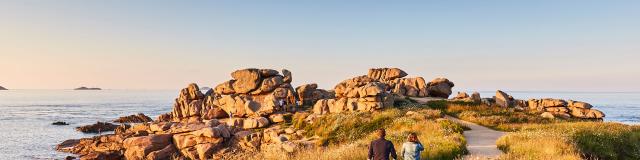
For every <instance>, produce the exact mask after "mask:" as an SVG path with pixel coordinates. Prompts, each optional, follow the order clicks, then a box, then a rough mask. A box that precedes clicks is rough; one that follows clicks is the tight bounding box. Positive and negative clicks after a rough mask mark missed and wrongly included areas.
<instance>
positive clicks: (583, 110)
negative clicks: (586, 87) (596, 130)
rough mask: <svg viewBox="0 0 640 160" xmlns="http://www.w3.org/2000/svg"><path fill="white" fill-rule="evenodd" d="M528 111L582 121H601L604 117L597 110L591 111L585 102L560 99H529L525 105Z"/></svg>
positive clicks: (589, 105)
mask: <svg viewBox="0 0 640 160" xmlns="http://www.w3.org/2000/svg"><path fill="white" fill-rule="evenodd" d="M527 105H528V107H529V109H530V110H534V111H539V112H549V113H550V114H552V115H554V116H560V117H574V118H583V119H601V118H604V117H605V115H604V113H602V112H601V111H599V110H596V109H591V108H592V106H591V104H589V103H586V102H580V101H572V100H568V101H565V100H562V99H552V98H545V99H530V100H529V101H528V103H527ZM547 115H548V114H547Z"/></svg>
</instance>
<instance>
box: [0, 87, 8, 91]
mask: <svg viewBox="0 0 640 160" xmlns="http://www.w3.org/2000/svg"><path fill="white" fill-rule="evenodd" d="M0 90H8V89H7V88H4V87H2V86H0Z"/></svg>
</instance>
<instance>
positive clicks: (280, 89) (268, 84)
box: [159, 68, 296, 125]
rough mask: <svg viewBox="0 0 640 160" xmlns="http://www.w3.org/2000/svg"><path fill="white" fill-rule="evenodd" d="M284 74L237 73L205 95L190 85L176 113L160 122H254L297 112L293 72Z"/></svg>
mask: <svg viewBox="0 0 640 160" xmlns="http://www.w3.org/2000/svg"><path fill="white" fill-rule="evenodd" d="M282 72H283V73H284V75H280V73H279V72H278V71H276V70H272V69H254V68H249V69H242V70H237V71H234V72H232V73H231V77H232V78H233V79H231V80H229V81H226V82H223V83H221V84H219V85H217V86H216V87H215V88H214V89H212V90H210V91H208V92H207V93H205V94H202V92H200V89H199V87H198V85H196V84H190V85H189V86H188V87H187V88H184V89H182V90H181V91H180V94H179V97H178V98H176V102H175V104H174V108H173V112H171V114H170V115H161V116H160V117H159V119H161V120H167V119H171V120H172V121H189V120H190V119H204V120H209V119H220V118H231V117H233V118H250V119H249V120H247V121H242V122H252V120H254V119H260V117H268V116H269V115H271V114H275V113H277V112H287V111H293V110H294V109H295V106H296V103H295V101H296V99H295V91H294V89H293V87H292V86H291V79H292V78H291V72H289V71H288V70H283V71H282ZM168 117H170V118H168ZM238 125H242V124H238Z"/></svg>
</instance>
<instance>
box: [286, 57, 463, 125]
mask: <svg viewBox="0 0 640 160" xmlns="http://www.w3.org/2000/svg"><path fill="white" fill-rule="evenodd" d="M405 76H407V73H406V72H405V71H403V70H401V69H398V68H371V69H369V73H368V74H367V75H363V76H358V77H354V78H351V79H347V80H344V81H342V82H340V83H338V84H337V85H336V86H335V88H334V92H335V98H325V99H320V100H318V101H317V102H316V103H315V105H314V106H313V111H314V113H317V114H325V113H340V112H343V111H356V110H357V111H373V110H379V109H382V108H384V107H387V106H392V105H393V101H394V100H393V99H394V98H393V95H399V96H409V97H427V96H430V97H440V98H447V97H449V95H451V88H452V87H453V86H454V85H453V82H451V81H449V80H448V79H446V78H436V79H434V80H433V81H432V82H429V83H425V81H424V78H422V77H413V78H404V77H405ZM299 92H300V91H299Z"/></svg>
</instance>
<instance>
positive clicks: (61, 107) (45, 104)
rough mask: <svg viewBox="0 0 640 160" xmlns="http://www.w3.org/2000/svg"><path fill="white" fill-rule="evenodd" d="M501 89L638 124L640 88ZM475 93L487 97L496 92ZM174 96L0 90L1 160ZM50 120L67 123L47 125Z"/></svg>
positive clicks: (41, 149) (33, 154)
mask: <svg viewBox="0 0 640 160" xmlns="http://www.w3.org/2000/svg"><path fill="white" fill-rule="evenodd" d="M506 92H507V93H508V94H510V95H512V96H513V97H514V98H517V99H529V98H561V99H571V100H577V101H584V102H589V103H591V104H592V105H594V106H595V108H596V109H599V110H601V111H603V112H604V113H605V114H606V117H605V121H610V122H619V123H625V124H634V125H635V124H640V92H542V91H536V92H525V91H506ZM480 94H481V96H482V97H491V96H493V95H495V91H486V92H480ZM177 96H178V90H6V91H0V159H63V158H64V157H66V156H68V155H70V154H67V153H62V152H57V151H55V145H56V144H58V143H60V142H62V141H64V140H67V139H73V138H83V137H91V136H95V135H97V134H84V133H81V132H78V131H75V127H78V126H81V125H88V124H92V123H95V122H97V121H111V120H113V119H116V118H118V117H121V116H126V115H132V114H137V113H144V114H146V115H148V116H150V117H152V118H154V119H155V118H156V117H157V116H158V115H160V114H162V113H167V112H170V111H171V108H172V104H173V102H174V99H175V98H176V97H177ZM452 96H454V95H452ZM55 121H64V122H67V123H69V125H66V126H54V125H51V123H53V122H55ZM102 134H106V133H102Z"/></svg>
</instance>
